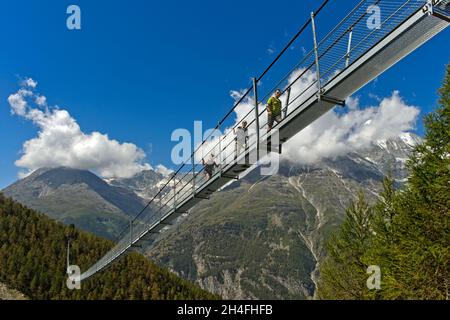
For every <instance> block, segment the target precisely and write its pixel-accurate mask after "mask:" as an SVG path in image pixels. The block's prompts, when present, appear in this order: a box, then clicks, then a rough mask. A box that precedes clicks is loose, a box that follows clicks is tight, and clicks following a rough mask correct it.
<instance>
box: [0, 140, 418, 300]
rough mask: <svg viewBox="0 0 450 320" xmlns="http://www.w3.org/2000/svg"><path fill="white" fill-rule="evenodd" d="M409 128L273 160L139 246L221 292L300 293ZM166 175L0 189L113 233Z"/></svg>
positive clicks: (64, 173) (402, 177)
mask: <svg viewBox="0 0 450 320" xmlns="http://www.w3.org/2000/svg"><path fill="white" fill-rule="evenodd" d="M419 142H420V138H419V137H418V136H415V135H413V134H409V133H408V134H403V135H401V136H399V137H397V138H394V139H389V140H385V141H378V142H376V143H374V144H372V145H370V146H367V148H365V149H364V150H363V151H359V152H353V153H350V154H347V155H345V156H341V157H337V158H334V159H323V160H321V161H319V162H318V163H316V164H314V165H300V164H295V163H291V162H288V161H282V163H281V166H280V170H279V172H278V174H276V175H273V176H270V177H263V176H260V175H259V170H254V171H253V172H251V173H250V174H248V175H247V176H246V177H245V178H244V179H242V180H239V181H237V182H235V183H234V184H232V185H230V186H228V187H226V188H224V189H223V190H221V191H220V192H217V193H215V194H214V195H212V197H211V199H210V200H209V201H203V202H202V203H200V204H199V205H198V206H196V207H195V208H194V209H193V210H191V212H190V213H189V214H188V215H187V216H186V217H184V218H183V221H182V223H180V224H178V225H176V226H174V227H172V228H171V229H170V230H168V231H167V232H164V233H163V234H162V235H161V237H160V239H159V241H158V242H157V243H156V245H155V246H154V247H152V248H148V249H146V250H145V252H146V255H147V256H148V257H149V258H150V259H152V260H154V261H156V262H157V263H159V264H161V265H164V266H166V267H168V268H170V269H171V270H172V271H174V272H175V273H177V274H178V275H180V276H182V277H184V278H187V279H189V280H192V281H194V282H196V283H198V284H199V285H200V286H201V287H202V288H204V289H206V290H208V291H210V292H213V293H216V294H219V295H220V296H222V297H224V298H228V299H308V298H312V297H313V296H314V293H315V289H316V285H317V281H318V278H319V276H320V275H319V274H318V271H317V270H318V266H319V264H320V262H321V261H322V259H323V257H324V255H325V253H326V250H325V242H326V241H327V239H328V237H329V236H330V234H331V232H333V231H334V230H335V229H336V228H337V227H338V226H339V225H340V223H341V222H342V220H343V218H344V215H345V209H346V208H347V206H348V205H349V203H350V201H351V200H353V199H355V198H356V196H357V195H358V193H359V192H363V193H364V194H365V195H366V198H367V199H368V200H369V202H373V201H374V200H376V199H377V198H378V196H379V193H380V191H381V190H382V181H383V179H384V177H385V176H386V175H388V174H389V175H391V176H392V177H393V178H394V179H395V181H396V182H397V184H398V185H401V184H403V183H405V182H406V181H407V176H408V172H407V170H406V167H405V162H406V159H407V158H408V155H409V153H410V152H411V150H412V147H413V146H414V145H415V144H417V143H419ZM168 178H169V177H168V176H165V175H163V174H161V173H158V172H156V171H153V170H147V171H143V172H141V173H139V174H137V175H136V176H134V177H132V178H128V179H109V180H102V179H101V178H99V177H97V176H96V175H95V174H93V173H91V172H88V171H82V170H75V169H70V168H53V169H40V170H37V171H35V172H34V173H33V174H31V175H30V176H28V177H27V178H25V179H23V180H20V181H18V182H16V183H15V184H13V185H11V186H10V187H8V188H6V189H5V190H3V191H2V192H4V193H5V195H7V196H10V197H12V198H14V199H16V200H17V201H19V202H21V203H23V204H25V205H27V206H29V207H31V208H33V209H37V210H39V211H41V212H43V213H45V214H47V215H49V216H50V217H52V218H54V219H57V220H59V221H62V222H64V223H69V224H70V223H73V224H75V225H76V226H77V227H79V228H81V229H83V230H85V231H90V232H94V233H96V234H97V235H100V236H102V237H106V238H110V239H112V238H114V237H115V236H116V235H117V233H118V231H119V230H121V228H122V227H124V226H125V225H126V224H127V223H128V219H129V218H130V215H131V216H132V215H134V214H136V213H137V212H139V211H140V209H141V208H142V206H143V204H144V202H145V201H146V200H149V199H151V198H152V197H153V196H154V195H155V194H156V192H157V191H158V190H159V187H161V186H162V185H163V184H165V183H166V182H167V179H168Z"/></svg>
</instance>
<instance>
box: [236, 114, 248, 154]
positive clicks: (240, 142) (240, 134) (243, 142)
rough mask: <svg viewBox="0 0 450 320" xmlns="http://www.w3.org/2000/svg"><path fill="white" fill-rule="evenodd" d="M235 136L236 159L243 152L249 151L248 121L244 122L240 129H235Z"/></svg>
mask: <svg viewBox="0 0 450 320" xmlns="http://www.w3.org/2000/svg"><path fill="white" fill-rule="evenodd" d="M234 134H235V135H236V137H235V138H234V140H235V148H234V149H235V154H234V159H235V160H236V158H237V157H238V155H239V154H241V152H242V150H245V149H247V142H248V128H247V121H243V122H242V124H241V125H239V127H237V128H235V129H234Z"/></svg>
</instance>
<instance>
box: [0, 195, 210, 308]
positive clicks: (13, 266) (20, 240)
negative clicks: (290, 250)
mask: <svg viewBox="0 0 450 320" xmlns="http://www.w3.org/2000/svg"><path fill="white" fill-rule="evenodd" d="M69 237H70V238H73V239H74V240H73V241H72V246H71V252H70V253H71V260H72V261H71V263H72V264H77V265H79V266H80V267H81V269H82V270H86V269H87V268H88V267H89V266H90V265H92V264H93V263H94V262H95V261H96V260H97V259H98V258H99V257H100V256H102V255H103V254H104V253H106V252H107V251H108V250H109V249H110V248H111V247H112V245H113V243H112V242H110V241H106V240H103V239H100V238H98V237H96V236H94V235H92V234H88V233H85V232H80V231H78V230H75V229H74V228H72V227H70V226H65V225H63V224H61V223H58V222H55V221H53V220H51V219H49V218H47V217H45V216H44V215H41V214H39V213H37V212H35V211H33V210H30V209H28V208H26V207H24V206H22V205H21V204H19V203H17V202H15V201H13V200H11V199H9V198H6V197H4V196H3V195H2V194H0V282H2V283H4V284H6V285H8V286H9V287H10V288H14V289H17V290H19V291H20V292H22V293H24V294H25V295H27V296H28V297H30V298H31V299H145V300H146V299H170V300H171V299H189V300H190V299H193V300H196V299H214V298H218V297H217V296H214V295H212V294H210V293H208V292H206V291H204V290H202V289H200V288H199V287H198V286H197V285H194V284H192V283H190V282H188V281H186V280H182V279H180V278H179V277H177V276H176V275H174V274H173V273H171V272H169V271H167V270H165V269H162V268H159V267H157V266H156V265H155V264H153V263H152V262H150V261H149V260H147V259H146V258H145V257H143V256H141V255H140V254H137V253H132V254H129V255H127V256H126V257H124V258H122V259H121V260H120V261H118V262H116V263H114V264H113V265H112V266H111V267H109V268H108V270H107V271H105V272H101V273H99V274H97V275H95V276H93V277H92V278H90V279H88V280H86V281H84V282H82V286H81V290H69V289H67V287H66V279H67V275H66V245H67V239H68V238H69Z"/></svg>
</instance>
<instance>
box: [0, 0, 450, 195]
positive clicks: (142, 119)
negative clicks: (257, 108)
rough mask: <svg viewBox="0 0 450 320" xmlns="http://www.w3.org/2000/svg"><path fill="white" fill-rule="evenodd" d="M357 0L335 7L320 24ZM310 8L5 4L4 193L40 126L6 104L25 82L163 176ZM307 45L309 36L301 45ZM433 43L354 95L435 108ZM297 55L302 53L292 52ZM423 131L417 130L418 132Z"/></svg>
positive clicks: (0, 111) (436, 43)
mask: <svg viewBox="0 0 450 320" xmlns="http://www.w3.org/2000/svg"><path fill="white" fill-rule="evenodd" d="M354 3H356V1H348V0H345V1H343V0H334V1H331V4H330V10H329V11H328V12H327V13H326V14H325V16H324V17H323V18H324V19H323V21H324V22H323V24H322V25H319V29H320V27H321V26H323V29H324V30H325V29H326V27H327V26H326V24H327V21H331V20H332V19H333V18H334V16H335V15H336V16H339V15H340V14H341V15H342V14H344V13H345V12H346V11H347V10H348V8H349V7H351V5H352V4H354ZM70 4H77V5H79V6H80V8H81V10H82V30H79V31H69V30H68V29H67V28H66V18H67V15H66V8H67V7H68V5H70ZM316 5H317V2H316V1H312V0H308V1H285V0H279V1H276V2H274V1H266V0H259V1H253V0H252V1H234V0H232V1H230V0H227V1H177V2H174V1H144V0H134V1H113V0H108V1H103V0H101V1H100V0H96V1H87V0H74V1H63V0H59V1H52V0H41V1H32V0H28V1H24V0H15V1H8V2H6V1H2V2H1V4H0V11H1V12H2V13H1V14H0V15H1V19H0V41H1V42H2V49H1V50H0V141H1V144H0V154H1V157H0V188H2V187H5V186H7V185H8V184H10V183H12V182H13V181H15V180H16V179H17V173H18V171H19V170H18V168H17V167H16V166H15V165H14V162H15V161H16V160H17V159H18V158H20V152H21V149H22V144H23V143H24V142H25V141H27V140H29V139H31V138H33V137H35V136H36V133H37V131H38V130H37V128H36V126H34V125H33V123H31V122H30V121H27V120H24V119H23V118H20V117H18V116H13V115H11V112H10V106H9V104H8V101H7V98H8V96H9V95H10V94H12V93H15V92H16V91H17V90H18V88H19V82H20V81H21V79H23V78H24V77H31V78H33V79H35V80H36V81H38V83H39V86H38V91H39V92H40V93H42V94H44V95H45V96H46V97H47V99H48V102H49V104H51V105H58V106H59V107H61V108H63V109H66V110H68V111H69V112H70V114H71V116H72V117H73V118H74V119H76V120H77V122H78V124H79V125H80V127H81V128H82V130H83V132H87V133H89V132H92V131H99V132H101V133H105V134H108V136H109V137H110V138H112V139H116V140H118V141H120V142H131V143H133V144H135V145H137V146H138V147H140V148H142V149H143V150H144V152H145V153H146V155H147V158H148V161H149V162H150V163H151V164H152V165H156V164H159V163H163V164H165V165H167V166H170V151H171V149H172V147H173V145H174V143H173V142H171V141H170V136H171V133H172V131H173V130H174V129H176V128H187V129H191V128H192V127H193V121H194V120H202V121H204V123H205V124H204V126H208V125H209V126H210V127H213V126H214V125H215V123H216V122H217V120H218V119H219V118H221V117H222V116H223V115H224V114H225V113H226V112H227V111H228V109H229V108H230V106H231V105H232V103H233V100H232V98H231V97H230V95H229V92H230V90H237V89H241V88H245V87H248V86H249V79H250V77H251V76H255V75H259V74H260V73H261V72H262V70H264V68H265V67H266V66H267V65H268V64H269V63H270V61H271V60H272V59H273V58H274V54H273V53H272V54H271V53H270V52H269V51H271V50H269V49H273V50H274V52H275V54H276V53H277V52H278V51H279V50H280V49H281V48H282V47H283V46H284V45H285V44H286V42H287V41H288V40H289V39H290V37H291V36H292V35H294V34H295V33H296V31H297V30H298V28H299V26H300V25H302V24H303V22H304V21H305V20H306V19H307V18H308V16H309V13H310V11H311V10H313V8H315V6H316ZM308 39H309V38H308ZM448 43H450V32H448V30H447V31H446V32H443V33H441V34H440V35H439V36H437V37H436V38H434V39H432V41H430V42H428V43H427V44H426V45H424V46H423V47H421V48H420V49H419V50H417V51H415V52H414V53H412V54H411V55H410V56H408V57H407V58H406V59H404V60H403V61H401V62H400V63H399V64H397V65H396V66H394V67H393V68H391V69H390V70H388V71H387V72H386V73H384V74H383V75H382V76H380V77H379V78H378V79H377V81H376V82H372V83H371V84H369V85H367V86H366V87H365V88H364V89H362V90H360V91H359V92H358V94H357V95H358V96H361V99H362V100H364V99H366V100H367V103H371V102H370V101H369V98H368V97H369V94H373V95H377V96H380V97H386V96H390V95H391V94H392V92H393V91H394V90H399V91H400V93H401V96H402V97H403V98H404V99H405V100H406V101H407V102H408V104H411V105H415V106H419V107H420V109H421V111H422V113H427V112H430V111H431V110H433V108H434V107H435V106H436V102H437V98H438V96H437V90H438V88H439V87H440V85H441V82H442V79H443V76H444V68H445V65H446V63H448V61H449V51H448V46H446V45H445V44H448ZM296 50H299V54H300V49H299V48H297V49H296ZM418 132H419V133H421V132H422V129H421V126H420V125H419V126H418Z"/></svg>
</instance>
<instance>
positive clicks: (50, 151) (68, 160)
mask: <svg viewBox="0 0 450 320" xmlns="http://www.w3.org/2000/svg"><path fill="white" fill-rule="evenodd" d="M35 84H37V82H36V81H34V80H33V79H30V78H29V79H27V81H26V83H22V86H27V87H31V88H35ZM33 85H34V87H33ZM8 102H9V104H10V106H11V112H12V113H13V114H16V115H18V116H21V117H23V118H25V119H27V120H30V121H32V122H33V123H34V124H35V125H36V126H37V127H38V128H39V131H38V134H37V137H35V138H33V139H31V140H28V141H26V142H25V143H24V144H23V150H22V153H23V154H22V156H21V158H20V159H18V160H17V161H16V162H15V164H16V166H18V167H20V168H23V169H25V171H21V172H20V175H21V176H23V175H26V174H27V173H29V172H32V171H34V170H36V169H39V168H43V167H50V168H52V167H58V166H68V167H72V168H77V169H83V170H93V171H95V172H98V173H99V174H100V175H102V176H103V177H105V178H111V177H121V178H126V177H131V176H133V175H134V174H136V173H138V172H140V171H142V170H147V169H151V166H150V165H149V164H147V163H144V159H145V153H144V152H143V151H142V150H141V149H140V148H138V147H137V146H136V145H134V144H132V143H120V142H118V141H116V140H113V139H110V138H109V137H108V135H107V134H102V133H99V132H92V133H85V132H83V131H82V130H81V128H80V126H79V125H78V123H77V122H76V120H75V119H74V118H73V117H72V116H71V115H70V114H69V112H68V111H67V110H62V109H59V108H57V107H53V108H47V103H46V98H45V97H44V96H40V95H38V94H36V93H34V92H33V91H30V90H27V89H24V88H21V89H20V90H19V91H18V92H17V93H14V94H11V95H10V96H9V97H8ZM42 106H45V107H46V108H45V110H43V108H40V107H42Z"/></svg>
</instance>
